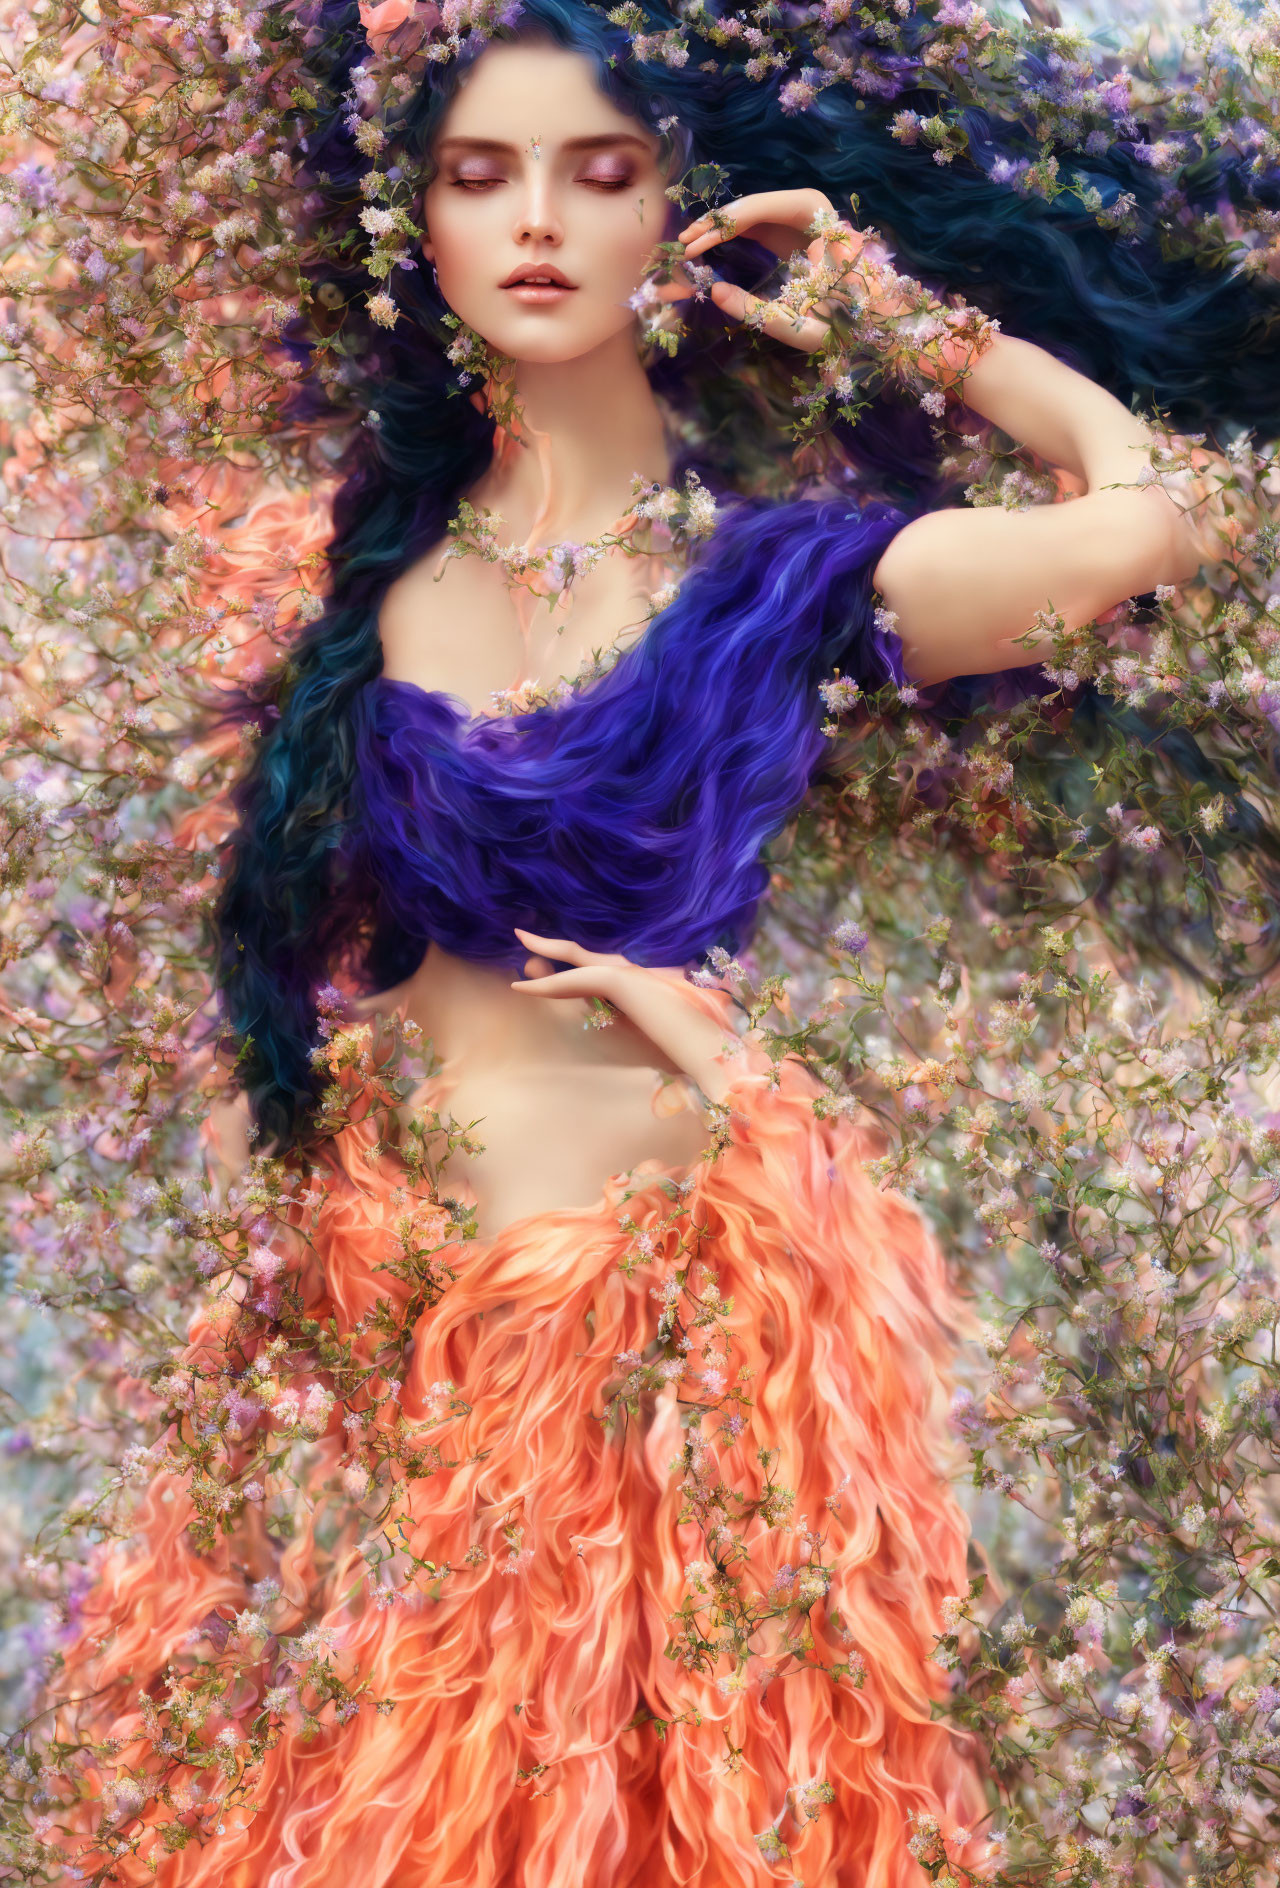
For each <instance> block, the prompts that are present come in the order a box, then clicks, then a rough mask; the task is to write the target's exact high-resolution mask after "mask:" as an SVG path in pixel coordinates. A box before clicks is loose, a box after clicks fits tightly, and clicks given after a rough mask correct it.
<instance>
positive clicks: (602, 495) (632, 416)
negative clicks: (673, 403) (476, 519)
mask: <svg viewBox="0 0 1280 1888" xmlns="http://www.w3.org/2000/svg"><path fill="white" fill-rule="evenodd" d="M514 387H515V395H516V402H517V405H518V406H519V408H520V430H521V433H522V435H523V438H522V440H521V441H519V442H517V443H513V444H511V445H510V446H508V447H507V449H506V450H504V451H502V452H501V453H500V454H497V455H495V458H494V464H493V466H492V468H491V470H490V472H489V474H488V475H487V477H486V478H485V480H484V481H483V491H482V493H481V494H480V498H481V502H482V503H484V504H487V505H489V506H490V508H491V509H493V510H496V511H500V512H501V514H502V516H503V518H504V519H505V520H506V523H507V527H508V530H509V532H510V533H511V534H512V535H513V536H514V537H515V538H516V540H517V541H524V542H530V543H534V544H548V543H555V542H557V541H559V540H562V539H566V538H569V539H573V540H576V541H581V540H583V539H587V538H592V537H597V536H598V535H599V534H600V533H601V532H603V531H607V530H608V528H609V527H610V525H612V524H614V523H616V521H617V520H618V518H619V517H621V516H622V515H623V514H624V513H625V512H626V510H627V507H628V502H629V500H630V496H631V478H632V474H633V473H636V472H640V473H642V474H643V475H644V477H645V478H648V479H658V480H659V481H660V482H661V483H662V484H664V485H665V484H666V483H667V482H668V481H669V479H670V476H671V451H670V446H669V444H668V440H667V436H666V428H665V426H664V423H663V417H662V410H661V408H660V407H659V405H658V402H657V400H656V398H655V397H654V392H653V389H652V387H651V386H650V385H649V379H648V375H647V374H646V373H645V371H644V368H643V367H642V366H641V364H640V361H639V359H638V357H637V354H636V347H635V338H634V335H633V333H632V331H631V329H630V328H626V329H623V330H622V331H621V332H620V333H618V334H616V335H612V336H611V337H610V338H609V340H607V341H604V342H602V343H601V345H600V346H599V347H597V348H594V349H593V350H592V351H591V352H590V353H589V354H581V355H579V356H578V357H577V358H576V359H575V360H571V361H552V362H544V361H518V362H517V363H516V370H515V378H514Z"/></svg>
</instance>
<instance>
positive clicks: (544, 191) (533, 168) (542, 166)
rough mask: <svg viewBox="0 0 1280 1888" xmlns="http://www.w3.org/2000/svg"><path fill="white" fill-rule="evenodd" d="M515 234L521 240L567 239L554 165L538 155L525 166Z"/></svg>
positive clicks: (561, 240)
mask: <svg viewBox="0 0 1280 1888" xmlns="http://www.w3.org/2000/svg"><path fill="white" fill-rule="evenodd" d="M511 233H512V235H513V236H514V238H515V240H516V241H517V242H518V243H523V242H532V241H537V240H539V239H540V240H542V241H544V242H550V243H559V242H563V241H564V225H563V224H562V222H561V220H560V212H559V209H558V207H557V204H556V200H555V192H554V188H553V182H552V176H551V166H550V164H549V163H548V162H547V161H546V159H545V158H543V159H537V158H535V159H534V160H533V161H532V162H530V163H529V164H528V165H527V166H526V169H525V179H524V190H523V192H522V194H521V202H520V208H519V210H518V212H517V214H516V221H515V226H514V228H513V230H512V232H511Z"/></svg>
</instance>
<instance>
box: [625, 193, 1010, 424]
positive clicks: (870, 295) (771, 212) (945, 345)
mask: <svg viewBox="0 0 1280 1888" xmlns="http://www.w3.org/2000/svg"><path fill="white" fill-rule="evenodd" d="M735 236H750V237H752V239H753V240H754V241H756V242H760V243H763V244H764V245H765V246H766V247H767V248H770V249H772V250H773V251H774V253H775V254H776V255H779V256H784V257H790V256H796V255H797V253H798V252H799V251H800V250H803V252H804V261H803V263H800V262H799V261H797V263H796V265H795V266H794V267H793V269H792V272H791V275H790V278H789V279H788V281H787V282H786V283H784V285H783V287H782V288H781V289H780V290H779V292H778V294H777V295H776V296H775V297H774V298H773V300H772V301H763V300H761V298H760V297H759V296H758V295H750V294H748V293H747V291H746V290H745V289H741V288H738V287H737V286H736V285H735V284H734V283H732V282H716V283H715V284H714V285H713V286H712V288H711V290H710V294H711V299H712V301H713V302H714V303H715V305H716V307H717V308H719V309H720V310H721V311H722V313H724V314H726V315H728V316H729V317H730V319H731V320H737V321H743V322H745V323H746V324H747V325H748V326H749V327H752V328H757V329H762V330H763V331H764V332H765V333H766V334H768V335H771V336H772V337H773V338H774V339H775V340H778V341H782V342H784V343H785V344H786V345H787V346H788V347H795V348H799V349H801V350H802V351H803V352H804V353H806V354H816V353H818V352H819V351H823V352H825V353H826V354H827V355H828V356H829V357H830V359H829V363H828V364H829V367H830V368H831V369H833V370H834V371H836V372H844V371H846V369H845V368H844V367H843V365H842V364H841V356H842V351H843V346H842V343H841V342H840V340H839V338H838V337H837V336H836V334H835V331H834V329H833V327H832V323H831V316H832V313H833V310H834V308H835V307H836V306H837V305H839V306H841V307H843V308H844V309H845V310H846V311H847V313H848V315H849V316H850V317H851V318H852V321H853V324H854V337H855V339H856V343H857V346H858V347H859V349H860V350H865V351H866V352H867V353H869V354H874V355H876V356H877V357H878V358H880V359H881V360H882V361H883V363H884V364H885V365H886V366H887V367H888V368H889V369H890V371H891V372H893V373H894V374H895V375H896V376H898V377H899V378H901V379H902V380H903V382H904V384H906V385H907V386H909V387H912V388H914V390H915V391H916V392H917V393H923V394H924V395H926V396H927V397H926V398H925V400H924V404H925V405H926V406H927V407H929V410H930V411H932V412H936V411H937V410H938V409H937V407H936V406H935V405H933V404H932V403H933V402H934V401H935V400H937V399H938V398H939V397H940V396H939V394H938V392H937V391H936V389H938V388H941V389H944V390H951V391H956V392H958V391H959V388H960V386H961V385H962V383H963V381H964V379H965V376H966V375H967V374H968V372H969V370H970V368H971V367H972V365H973V362H974V361H975V360H976V359H977V357H978V355H979V354H980V353H981V352H982V351H983V349H984V348H985V347H986V346H987V345H988V344H989V341H990V338H991V335H992V334H993V333H994V330H995V324H994V323H989V322H988V321H987V318H986V316H985V315H983V314H981V313H980V312H979V311H978V310H977V309H973V308H967V307H964V306H959V307H955V308H948V307H947V306H946V305H945V304H944V303H942V302H940V301H939V300H938V298H937V296H936V295H933V294H931V293H930V291H929V290H928V289H926V288H924V287H923V286H922V285H921V283H919V282H917V281H915V280H914V279H913V278H912V277H911V276H909V275H899V273H898V271H897V270H896V269H895V268H894V266H893V259H892V257H891V255H890V253H889V251H888V250H887V249H886V247H885V246H884V244H883V243H882V242H881V240H880V238H879V236H878V235H877V233H876V231H875V230H855V229H854V228H853V227H852V225H851V224H849V223H846V222H843V221H842V220H841V218H840V217H838V216H837V215H836V212H835V210H834V208H833V207H832V205H831V202H830V200H829V199H828V198H827V197H825V196H823V194H822V192H821V191H820V190H765V191H760V192H757V193H756V194H755V195H753V196H749V197H738V198H736V199H735V200H734V202H732V203H728V204H726V205H724V207H723V208H722V209H716V210H712V211H710V212H709V213H708V214H707V215H706V216H700V217H698V218H697V219H696V220H695V221H694V222H692V223H688V224H686V226H685V228H684V229H683V230H681V232H680V237H679V240H680V241H681V242H683V243H684V244H685V252H684V256H683V258H682V262H683V263H695V264H696V262H697V259H698V258H699V257H702V256H705V255H707V254H708V253H709V252H710V251H711V250H712V249H714V248H715V247H716V245H717V244H719V243H722V242H728V241H730V240H731V239H732V238H733V237H735ZM804 239H807V240H804ZM681 275H684V276H685V280H687V274H686V273H685V272H684V271H682V270H680V269H678V271H677V285H676V286H673V287H670V288H667V289H664V290H659V293H660V294H661V295H663V296H664V297H665V298H666V299H671V300H676V299H680V298H681V297H683V296H685V295H687V294H688V293H690V292H691V291H690V290H689V289H688V288H687V287H686V286H684V282H683V281H680V279H679V278H680V276H681ZM879 324H886V325H884V326H881V325H879ZM843 345H848V342H847V341H846V342H845V343H844V344H843Z"/></svg>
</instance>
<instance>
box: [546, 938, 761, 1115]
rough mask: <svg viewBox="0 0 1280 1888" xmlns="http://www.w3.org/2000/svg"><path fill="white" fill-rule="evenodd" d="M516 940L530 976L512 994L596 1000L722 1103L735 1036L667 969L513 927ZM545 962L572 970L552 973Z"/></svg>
mask: <svg viewBox="0 0 1280 1888" xmlns="http://www.w3.org/2000/svg"><path fill="white" fill-rule="evenodd" d="M516 936H517V937H518V938H519V939H520V942H521V943H522V944H524V945H525V946H526V947H527V949H528V950H529V951H530V952H531V953H532V963H531V965H530V969H531V971H532V975H530V976H529V977H528V978H526V980H525V981H524V982H520V983H513V984H512V986H511V987H512V989H513V990H521V991H524V992H525V994H526V995H527V996H529V997H531V998H539V999H542V1000H544V1001H545V1000H547V999H550V1000H553V1001H554V1000H555V999H556V998H559V997H587V998H591V997H600V998H602V999H603V1000H604V1001H605V1002H607V1003H611V1004H613V1006H614V1007H615V1008H616V1009H618V1010H620V1011H621V1012H622V1014H623V1015H624V1016H625V1017H626V1018H627V1019H628V1021H629V1022H631V1023H633V1024H634V1025H635V1027H636V1028H637V1029H638V1030H639V1031H640V1032H641V1034H642V1035H645V1036H647V1037H648V1038H649V1040H650V1042H652V1043H653V1044H654V1046H655V1047H656V1048H657V1049H659V1050H661V1052H662V1054H663V1055H665V1056H666V1057H667V1058H668V1059H669V1060H670V1061H671V1063H672V1064H673V1065H674V1066H675V1067H676V1068H678V1069H679V1070H680V1072H681V1073H682V1074H683V1075H686V1076H688V1077H689V1079H690V1080H691V1081H694V1082H696V1083H697V1085H698V1087H699V1088H700V1089H701V1090H702V1092H703V1094H704V1095H705V1096H706V1097H707V1099H708V1101H713V1102H719V1101H721V1100H722V1099H723V1097H724V1095H725V1093H726V1091H727V1089H728V1086H729V1079H728V1074H727V1072H726V1070H725V1068H724V1067H723V1065H722V1063H721V1061H720V1058H721V1057H722V1056H723V1055H724V1053H725V1051H726V1050H728V1049H732V1048H734V1047H736V1046H737V1044H736V1038H735V1037H733V1036H731V1035H729V1034H728V1032H727V1031H725V1030H723V1029H722V1028H721V1027H720V1026H719V1024H718V1023H716V1022H714V1021H713V1020H712V1019H711V1018H710V1017H709V1016H707V1015H706V1014H705V1013H704V1012H703V1011H702V1010H701V1009H699V1008H698V1007H697V1005H696V1003H695V1002H694V1001H693V1000H692V996H691V993H690V991H689V989H688V986H687V985H686V984H685V982H684V980H683V978H681V977H680V976H678V975H677V974H676V973H674V972H672V971H668V970H647V969H645V968H644V967H643V966H642V965H640V964H633V963H632V962H631V960H630V958H628V957H622V956H619V955H618V954H617V953H616V952H603V951H589V950H588V949H587V948H586V946H585V945H582V944H575V943H574V942H573V941H572V940H571V939H569V938H563V937H541V936H539V935H538V934H537V933H536V932H534V931H521V930H519V929H517V930H516ZM547 959H555V960H557V961H558V962H560V963H564V964H571V965H572V966H573V968H572V969H570V970H552V969H551V967H550V964H549V963H545V960H547ZM544 963H545V968H544V967H542V966H543V965H544Z"/></svg>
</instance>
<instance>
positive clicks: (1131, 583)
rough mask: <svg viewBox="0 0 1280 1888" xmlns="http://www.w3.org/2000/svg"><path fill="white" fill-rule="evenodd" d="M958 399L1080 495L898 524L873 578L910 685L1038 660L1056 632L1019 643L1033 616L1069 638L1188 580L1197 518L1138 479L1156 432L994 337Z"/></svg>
mask: <svg viewBox="0 0 1280 1888" xmlns="http://www.w3.org/2000/svg"><path fill="white" fill-rule="evenodd" d="M964 401H965V405H966V406H967V407H969V408H970V409H971V410H972V411H973V412H975V413H978V414H980V415H981V416H982V417H983V418H984V419H987V420H990V421H991V422H992V424H993V425H996V426H999V427H1000V428H1001V430H1002V431H1004V432H1006V433H1009V434H1011V435H1012V437H1013V438H1015V439H1018V440H1020V441H1021V442H1022V443H1023V444H1024V445H1026V446H1029V447H1030V448H1031V450H1032V451H1033V452H1035V453H1036V455H1037V456H1038V457H1039V458H1041V459H1043V460H1045V461H1046V462H1047V463H1049V464H1051V465H1055V466H1060V467H1062V468H1063V469H1064V470H1065V471H1067V472H1069V473H1071V474H1072V475H1073V476H1074V478H1075V479H1076V480H1077V481H1082V482H1083V485H1084V492H1083V495H1082V496H1080V497H1077V498H1072V499H1069V500H1066V501H1064V502H1063V503H1061V504H1052V505H1033V506H1031V507H1029V508H1028V509H1026V510H1023V511H1006V510H1005V509H1004V508H1003V507H1002V506H988V507H983V508H979V509H976V510H970V509H968V508H966V507H959V506H956V507H951V508H948V509H945V510H942V511H934V512H928V513H926V514H925V515H924V516H923V517H920V518H916V519H913V520H912V522H911V523H910V524H908V525H906V526H904V528H903V529H902V530H901V531H900V532H899V533H898V535H897V536H896V537H895V538H894V539H893V541H892V543H891V544H890V545H889V547H888V549H887V550H886V551H885V553H884V555H883V556H882V557H881V559H880V562H879V564H878V565H877V566H876V570H875V573H874V582H875V586H876V589H877V590H878V591H879V593H880V595H881V597H882V598H883V600H884V604H885V607H886V609H889V610H892V611H893V613H894V614H895V616H896V617H897V619H898V622H897V629H898V634H899V635H900V636H901V638H902V642H903V656H904V660H905V662H906V666H907V669H908V671H909V672H910V674H911V676H912V677H913V679H915V680H917V681H920V682H940V681H945V680H946V679H947V678H948V677H949V676H952V675H985V674H988V673H990V672H991V671H992V670H995V669H1012V668H1018V667H1020V666H1022V665H1024V664H1026V663H1030V662H1037V661H1040V660H1042V659H1043V657H1044V656H1046V655H1047V654H1049V653H1050V650H1051V648H1052V637H1050V636H1047V635H1046V636H1044V637H1041V638H1037V639H1035V640H1034V641H1032V642H1028V643H1022V642H1019V641H1018V640H1017V638H1019V637H1023V636H1025V635H1026V634H1027V632H1028V631H1029V630H1030V629H1031V627H1032V625H1033V623H1034V621H1035V618H1036V615H1037V613H1038V612H1040V611H1048V612H1057V613H1058V614H1059V615H1060V616H1061V617H1062V618H1063V621H1064V623H1065V624H1066V627H1067V628H1068V629H1075V628H1077V627H1078V626H1079V625H1080V624H1081V623H1087V622H1090V621H1091V620H1092V619H1093V618H1094V617H1095V616H1097V615H1098V614H1099V612H1100V611H1102V610H1107V609H1111V608H1112V607H1113V606H1114V605H1115V604H1117V603H1120V602H1122V601H1123V600H1124V599H1125V598H1126V597H1131V596H1137V595H1140V594H1141V593H1142V592H1144V591H1147V590H1154V589H1155V588H1156V586H1157V585H1159V584H1176V583H1181V582H1183V581H1184V580H1185V579H1186V578H1188V577H1192V576H1194V575H1195V572H1196V570H1197V569H1198V567H1199V564H1200V556H1201V554H1200V551H1199V549H1198V547H1197V543H1196V538H1197V526H1196V521H1195V520H1194V519H1193V517H1191V516H1188V514H1186V513H1185V512H1184V510H1183V509H1182V507H1181V506H1180V505H1179V504H1178V503H1177V501H1176V500H1175V499H1174V498H1173V497H1171V496H1170V494H1169V493H1168V492H1167V491H1165V490H1164V488H1163V487H1162V486H1160V485H1146V486H1142V487H1139V486H1138V485H1137V484H1136V481H1137V479H1138V477H1139V475H1140V474H1141V472H1142V470H1143V468H1144V467H1146V466H1149V464H1150V450H1149V449H1150V447H1151V445H1152V444H1153V443H1154V439H1155V436H1154V435H1153V434H1152V432H1151V431H1150V429H1149V428H1148V427H1147V426H1146V425H1145V424H1144V423H1143V422H1142V420H1140V419H1139V418H1138V417H1137V415H1136V414H1133V413H1130V412H1128V411H1127V409H1126V408H1125V407H1123V406H1121V404H1120V402H1119V401H1118V400H1117V399H1115V398H1114V397H1113V396H1112V395H1111V394H1109V393H1108V392H1106V390H1105V389H1104V388H1102V387H1099V386H1097V385H1096V384H1095V383H1094V382H1093V381H1091V380H1088V379H1086V378H1085V376H1084V375H1083V374H1077V373H1075V372H1074V371H1073V370H1072V369H1071V368H1069V367H1066V366H1064V365H1063V363H1062V362H1061V361H1059V360H1055V359H1054V357H1053V356H1052V355H1051V354H1046V353H1045V352H1044V350H1043V349H1042V348H1038V347H1034V346H1032V345H1031V343H1030V342H1028V341H1019V340H1015V339H1014V338H1013V337H1012V336H1010V335H1005V334H997V335H996V336H995V337H994V339H993V340H992V341H991V343H990V344H989V345H988V347H987V349H986V351H985V353H983V354H982V355H981V357H980V358H979V359H978V360H977V361H976V362H975V363H974V364H973V366H972V367H971V368H970V369H969V372H968V376H967V378H966V381H965V388H964ZM1117 487H1127V488H1128V489H1116V488H1117ZM1109 488H1110V489H1109Z"/></svg>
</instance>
